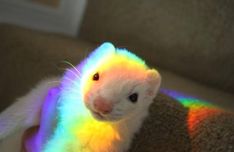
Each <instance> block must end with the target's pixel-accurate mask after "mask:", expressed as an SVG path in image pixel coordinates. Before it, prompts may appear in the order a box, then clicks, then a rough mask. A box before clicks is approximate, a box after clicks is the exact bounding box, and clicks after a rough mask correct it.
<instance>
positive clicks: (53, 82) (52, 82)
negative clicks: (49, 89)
mask: <svg viewBox="0 0 234 152" xmlns="http://www.w3.org/2000/svg"><path fill="white" fill-rule="evenodd" d="M59 83H60V81H50V82H47V84H59Z"/></svg>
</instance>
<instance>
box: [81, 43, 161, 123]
mask: <svg viewBox="0 0 234 152" xmlns="http://www.w3.org/2000/svg"><path fill="white" fill-rule="evenodd" d="M81 75H82V76H81V83H80V84H81V92H82V99H83V102H84V103H85V105H86V107H87V108H88V109H89V111H90V113H91V114H92V116H93V117H94V118H96V119H97V120H101V121H118V120H121V119H124V118H126V117H128V116H130V115H133V114H134V113H135V114H136V113H140V112H143V111H145V110H147V109H148V106H149V105H150V104H151V103H152V101H153V98H154V97H155V95H156V93H157V91H158V88H159V86H160V82H161V77H160V75H159V73H158V72H157V71H156V70H155V69H149V68H148V67H147V66H146V64H145V63H144V61H143V60H142V59H140V58H139V57H137V56H136V55H134V54H132V53H130V52H129V51H127V50H125V49H117V48H115V47H114V46H113V45H112V44H111V43H104V44H102V45H101V46H100V47H99V48H97V49H96V50H95V51H94V52H93V53H92V54H91V55H90V56H89V57H88V58H87V59H86V60H85V61H84V62H83V63H82V68H81Z"/></svg>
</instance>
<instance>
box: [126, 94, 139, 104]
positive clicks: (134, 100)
mask: <svg viewBox="0 0 234 152" xmlns="http://www.w3.org/2000/svg"><path fill="white" fill-rule="evenodd" d="M128 99H129V100H130V101H131V102H132V103H136V102H137V99H138V94H137V93H133V94H131V95H130V96H128Z"/></svg>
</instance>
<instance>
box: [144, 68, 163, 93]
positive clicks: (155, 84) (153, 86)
mask: <svg viewBox="0 0 234 152" xmlns="http://www.w3.org/2000/svg"><path fill="white" fill-rule="evenodd" d="M146 81H147V84H148V89H147V94H148V95H149V96H152V97H154V96H155V95H156V94H157V91H158V89H159V87H160V84H161V76H160V74H159V73H158V72H157V71H156V70H155V69H149V70H148V71H147V80H146Z"/></svg>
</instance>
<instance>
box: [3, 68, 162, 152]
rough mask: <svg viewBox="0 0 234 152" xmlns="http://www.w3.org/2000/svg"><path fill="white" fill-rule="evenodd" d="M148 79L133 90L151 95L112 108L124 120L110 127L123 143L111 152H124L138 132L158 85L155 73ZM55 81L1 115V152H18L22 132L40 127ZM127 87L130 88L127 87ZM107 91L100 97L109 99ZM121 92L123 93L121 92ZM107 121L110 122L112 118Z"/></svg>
mask: <svg viewBox="0 0 234 152" xmlns="http://www.w3.org/2000/svg"><path fill="white" fill-rule="evenodd" d="M148 76H149V81H147V84H145V85H143V86H141V87H139V88H137V87H136V88H135V89H136V91H138V92H139V91H140V92H142V91H143V92H144V93H145V92H147V89H150V92H151V94H149V95H146V94H145V95H143V96H140V97H139V99H138V100H139V101H138V102H137V103H136V104H135V105H134V104H133V103H129V101H121V103H119V104H118V106H117V107H115V108H116V109H121V111H122V113H123V114H122V116H123V118H121V120H120V121H117V122H116V123H113V125H114V127H116V128H117V130H118V132H119V134H120V136H121V137H122V138H123V140H124V141H123V142H118V143H115V144H113V146H114V147H113V148H112V151H110V152H124V151H126V150H127V149H128V148H129V146H130V144H131V140H132V138H133V136H134V133H136V132H137V131H138V130H139V128H140V127H141V124H142V122H143V120H144V118H145V117H146V116H147V114H148V106H149V105H150V104H151V103H152V101H153V98H154V97H155V95H156V94H157V91H158V88H159V86H160V82H161V77H160V75H159V74H158V73H157V72H156V71H154V70H148ZM54 81H57V82H59V78H53V79H49V80H45V81H42V82H41V83H39V85H37V86H36V87H35V88H34V89H32V91H30V92H29V93H28V94H27V95H26V96H24V97H21V98H19V99H18V100H17V102H16V103H14V104H13V105H12V106H10V107H9V108H8V109H6V110H5V111H4V112H3V113H1V114H0V126H1V130H0V141H1V144H0V149H1V152H9V151H10V152H19V149H20V144H19V142H20V138H21V135H22V132H23V131H24V130H25V129H27V128H28V127H30V126H34V125H38V124H39V119H40V109H41V106H42V103H43V101H44V98H45V96H46V94H47V92H48V90H49V88H51V87H52V86H56V85H57V83H51V82H54ZM126 81H127V80H126ZM114 82H115V81H114ZM129 87H132V86H131V85H130V86H129ZM118 89H121V85H120V84H119V83H115V84H114V83H113V90H115V91H117V90H118ZM108 90H110V89H109V88H105V86H104V87H103V89H102V90H101V93H102V95H104V96H106V97H107V96H109V97H110V95H111V94H110V93H113V91H111V92H110V91H108ZM121 92H123V90H122V91H121ZM120 96H121V95H120ZM119 98H121V97H119ZM115 112H117V110H116V111H115V110H113V115H114V114H115ZM110 119H112V117H111V118H110ZM8 136H9V137H8ZM13 142H15V144H16V145H17V146H14V147H13V146H12V144H14V143H13Z"/></svg>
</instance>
